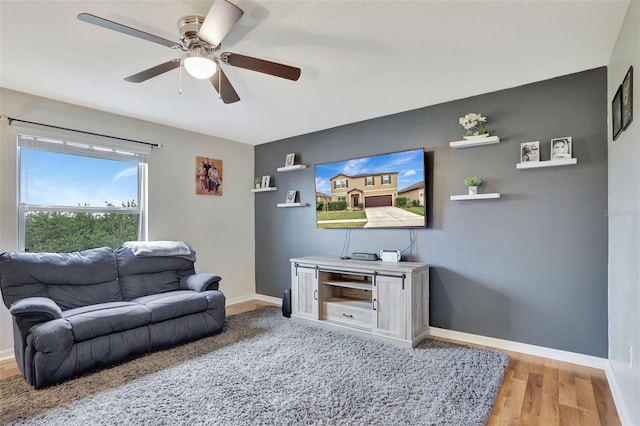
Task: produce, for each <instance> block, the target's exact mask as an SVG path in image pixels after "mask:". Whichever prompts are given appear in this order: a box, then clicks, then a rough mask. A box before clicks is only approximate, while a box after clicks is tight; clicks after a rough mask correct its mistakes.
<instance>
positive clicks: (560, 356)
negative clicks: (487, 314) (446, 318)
mask: <svg viewBox="0 0 640 426" xmlns="http://www.w3.org/2000/svg"><path fill="white" fill-rule="evenodd" d="M430 328H431V335H432V336H434V337H442V338H444V339H451V340H457V341H460V342H466V343H473V344H476V345H482V346H491V347H492V348H496V349H503V350H507V351H514V352H521V353H524V354H529V355H536V356H540V357H543V358H549V359H555V360H557V361H564V362H570V363H572V364H578V365H584V366H586V367H593V368H599V369H600V370H606V368H607V366H608V365H609V360H608V359H606V358H599V357H596V356H591V355H583V354H579V353H575V352H567V351H561V350H559V349H551V348H545V347H543V346H536V345H529V344H527V343H518V342H512V341H510V340H502V339H496V338H495V337H486V336H480V335H477V334H470V333H463V332H461V331H453V330H447V329H444V328H438V327H430Z"/></svg>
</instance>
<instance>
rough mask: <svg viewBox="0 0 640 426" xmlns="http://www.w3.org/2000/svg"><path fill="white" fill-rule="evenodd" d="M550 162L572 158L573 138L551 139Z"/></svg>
mask: <svg viewBox="0 0 640 426" xmlns="http://www.w3.org/2000/svg"><path fill="white" fill-rule="evenodd" d="M550 157H551V158H549V159H550V160H561V159H563V158H571V137H564V138H555V139H551V155H550Z"/></svg>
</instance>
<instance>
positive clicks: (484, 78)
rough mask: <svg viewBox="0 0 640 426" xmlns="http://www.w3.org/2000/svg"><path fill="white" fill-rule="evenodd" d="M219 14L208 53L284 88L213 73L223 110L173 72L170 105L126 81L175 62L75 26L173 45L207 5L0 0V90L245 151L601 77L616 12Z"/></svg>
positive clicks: (320, 4) (327, 7) (342, 9)
mask: <svg viewBox="0 0 640 426" xmlns="http://www.w3.org/2000/svg"><path fill="white" fill-rule="evenodd" d="M233 2H234V3H235V4H236V5H237V6H239V7H240V8H242V9H243V10H244V12H245V13H244V16H243V17H242V18H241V19H240V21H239V22H238V23H237V24H236V26H235V27H234V29H233V30H232V31H231V33H230V34H229V35H228V36H227V38H226V39H225V41H224V43H223V47H222V51H231V52H236V53H241V54H245V55H250V56H256V57H259V58H264V59H268V60H272V61H275V62H281V63H285V64H288V65H293V66H297V67H300V68H301V69H302V75H301V77H300V79H299V80H298V81H297V82H292V81H289V80H284V79H280V78H276V77H272V76H269V75H264V74H260V73H256V72H252V71H247V70H244V69H239V68H234V67H230V66H226V67H225V68H224V71H225V73H226V74H227V76H228V78H229V80H230V81H231V83H232V84H233V86H234V87H235V89H236V91H237V92H238V94H239V95H240V98H241V101H240V102H237V103H234V104H229V105H225V104H223V103H222V101H220V100H219V99H218V98H217V94H216V92H215V91H214V89H213V88H212V87H211V84H210V83H209V82H208V81H206V80H205V81H201V80H195V79H193V78H192V77H190V76H189V75H187V74H186V73H184V72H183V73H182V95H180V94H179V93H178V90H179V75H180V73H179V71H178V70H174V71H170V72H168V73H166V74H163V75H161V76H159V77H156V78H153V79H151V80H148V81H146V82H143V83H139V84H136V83H128V82H126V81H124V80H123V78H124V77H126V76H128V75H131V74H134V73H136V72H139V71H142V70H144V69H147V68H150V67H151V66H154V65H157V64H160V63H162V62H166V61H168V60H170V59H172V58H175V57H178V56H179V52H176V51H174V50H171V49H169V48H166V47H163V46H160V45H156V44H154V43H150V42H147V41H144V40H140V39H137V38H134V37H130V36H127V35H124V34H121V33H118V32H114V31H109V30H106V29H104V28H101V27H98V26H95V25H91V24H87V23H85V22H81V21H78V20H77V19H76V16H77V15H78V13H81V12H88V13H92V14H94V15H98V16H100V17H103V18H106V19H110V20H113V21H116V22H119V23H121V24H125V25H128V26H131V27H135V28H138V29H140V30H143V31H146V32H150V33H153V34H156V35H158V36H161V37H164V38H168V39H172V40H176V41H178V32H177V25H176V24H177V21H178V20H179V19H180V18H182V17H184V16H186V15H193V14H199V15H203V16H205V15H206V13H207V11H208V10H209V6H210V2H209V1H7V0H1V1H0V19H1V21H0V22H1V27H0V86H2V87H5V88H8V89H13V90H18V91H22V92H26V93H30V94H34V95H38V96H44V97H47V98H52V99H56V100H60V101H64V102H70V103H73V104H77V105H82V106H85V107H89V108H95V109H98V110H102V111H107V112H111V113H116V114H121V115H125V116H129V117H134V118H138V119H142V120H148V121H151V122H156V123H161V124H165V125H169V126H174V127H178V128H181V129H187V130H190V131H194V132H199V133H203V134H207V135H212V136H216V137H221V138H225V139H230V140H233V141H238V142H243V143H247V144H253V145H256V144H261V143H265V142H270V141H273V140H278V139H282V138H287V137H291V136H295V135H300V134H304V133H309V132H313V131H317V130H321V129H326V128H331V127H335V126H339V125H342V124H346V123H352V122H356V121H361V120H366V119H369V118H373V117H379V116H383V115H388V114H393V113H397V112H401V111H407V110H411V109H415V108H420V107H423V106H427V105H433V104H437V103H441V102H446V101H449V100H454V99H460V98H465V97H468V96H473V95H477V94H482V93H487V92H491V91H495V90H500V89H504V88H508V87H514V86H519V85H522V84H526V83H530V82H534V81H540V80H544V79H547V78H552V77H556V76H559V75H565V74H570V73H573V72H578V71H583V70H587V69H591V68H595V67H599V66H603V65H607V64H608V62H609V56H610V54H611V52H612V49H613V46H614V43H615V41H616V38H617V36H618V33H619V30H620V27H621V25H622V21H623V19H624V15H625V13H626V10H627V7H628V5H629V0H625V1H618V0H599V1H558V0H553V1H542V0H528V1H479V0H475V1H466V2H462V1H427V0H425V1H392V0H388V1H371V0H370V1H346V0H343V1H338V0H334V1H318V0H315V1H262V0H233ZM0 112H1V111H0ZM461 113H464V111H461ZM26 119H27V118H26ZM454 119H455V118H454ZM50 124H55V123H50ZM77 128H82V126H81V124H80V123H79V124H78V126H77ZM114 133H116V130H114ZM117 136H123V137H126V135H117Z"/></svg>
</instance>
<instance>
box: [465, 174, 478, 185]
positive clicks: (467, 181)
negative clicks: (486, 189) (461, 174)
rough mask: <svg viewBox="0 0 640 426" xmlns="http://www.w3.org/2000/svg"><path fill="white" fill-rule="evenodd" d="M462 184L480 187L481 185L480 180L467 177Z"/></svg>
mask: <svg viewBox="0 0 640 426" xmlns="http://www.w3.org/2000/svg"><path fill="white" fill-rule="evenodd" d="M464 184H465V185H467V186H480V185H482V179H480V178H479V177H478V176H472V177H468V178H466V179H465V180H464Z"/></svg>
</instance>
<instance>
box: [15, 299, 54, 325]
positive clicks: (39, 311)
mask: <svg viewBox="0 0 640 426" xmlns="http://www.w3.org/2000/svg"><path fill="white" fill-rule="evenodd" d="M9 313H10V314H11V315H13V316H16V317H21V316H42V318H43V320H44V321H49V320H52V319H56V318H62V310H61V309H60V307H59V306H58V305H57V304H56V302H54V301H53V300H51V299H49V298H48V297H26V298H24V299H20V300H17V301H16V302H14V303H13V304H12V305H11V307H10V308H9Z"/></svg>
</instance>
